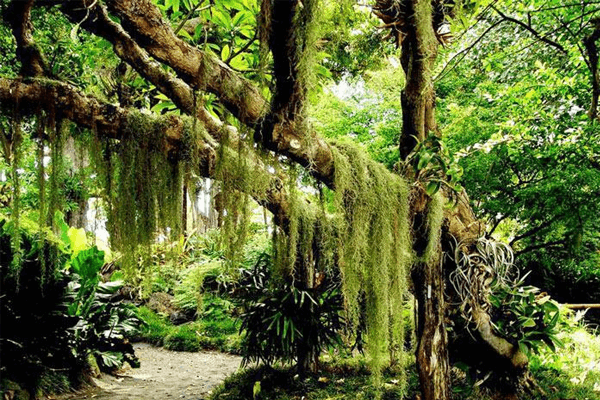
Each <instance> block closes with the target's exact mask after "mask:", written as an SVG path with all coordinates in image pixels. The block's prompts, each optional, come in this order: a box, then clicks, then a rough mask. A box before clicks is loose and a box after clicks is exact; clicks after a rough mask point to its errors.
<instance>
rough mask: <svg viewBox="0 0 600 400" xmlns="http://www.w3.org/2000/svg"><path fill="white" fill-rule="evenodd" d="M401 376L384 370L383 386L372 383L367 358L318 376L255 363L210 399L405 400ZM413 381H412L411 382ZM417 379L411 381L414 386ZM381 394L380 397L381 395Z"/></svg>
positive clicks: (333, 367)
mask: <svg viewBox="0 0 600 400" xmlns="http://www.w3.org/2000/svg"><path fill="white" fill-rule="evenodd" d="M400 380H401V378H400V377H399V376H397V375H396V374H394V373H393V372H390V371H384V374H383V382H384V385H383V387H382V388H380V389H379V390H378V389H376V388H375V387H374V386H373V385H372V381H371V375H370V373H369V372H368V369H367V367H366V362H365V360H364V358H362V357H360V358H359V360H358V362H357V360H356V359H353V360H345V361H344V363H338V362H329V363H327V364H324V365H323V368H322V370H321V372H320V373H319V374H317V375H309V376H307V377H306V378H304V379H301V378H300V377H299V376H298V375H296V374H295V372H294V370H293V369H292V368H285V367H274V368H271V367H267V366H264V365H262V366H255V367H251V368H247V369H245V370H243V371H240V372H238V373H236V374H235V375H232V376H231V377H229V378H227V379H226V380H225V382H224V383H223V384H222V385H221V386H219V387H218V388H217V389H215V391H214V392H213V393H212V394H211V396H210V399H211V400H239V399H255V400H275V399H276V400H301V399H307V400H308V399H310V400H337V399H353V400H367V399H377V398H380V399H383V400H392V399H402V398H403V395H404V389H403V387H402V385H401V384H400V383H399V382H400ZM409 383H411V382H409ZM415 384H416V381H414V382H412V384H411V386H414V385H415ZM379 396H380V397H379Z"/></svg>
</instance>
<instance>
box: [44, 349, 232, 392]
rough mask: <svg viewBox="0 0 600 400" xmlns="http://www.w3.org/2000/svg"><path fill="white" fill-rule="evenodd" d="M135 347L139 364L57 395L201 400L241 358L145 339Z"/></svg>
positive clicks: (230, 371)
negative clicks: (165, 345) (178, 348)
mask: <svg viewBox="0 0 600 400" xmlns="http://www.w3.org/2000/svg"><path fill="white" fill-rule="evenodd" d="M134 348H135V354H136V355H137V356H138V357H139V359H140V361H141V367H140V368H136V369H132V368H127V369H124V370H122V371H120V372H119V374H118V375H117V376H111V375H102V377H100V378H98V379H94V381H95V383H96V384H97V386H98V387H97V388H90V389H88V390H85V391H83V392H80V393H76V394H70V395H67V396H61V397H58V398H55V399H57V400H67V399H72V400H74V399H95V400H164V399H188V400H201V399H205V398H206V397H207V395H208V394H209V393H210V391H211V390H212V389H213V388H215V387H216V386H218V385H219V384H220V383H221V382H223V380H224V379H225V378H226V377H227V376H229V375H231V374H233V373H234V372H236V371H237V370H238V368H239V366H240V362H241V360H242V358H241V357H239V356H233V355H229V354H223V353H217V352H200V353H187V352H176V351H169V350H165V349H163V348H161V347H154V346H151V345H149V344H146V343H136V344H135V345H134Z"/></svg>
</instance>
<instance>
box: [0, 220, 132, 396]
mask: <svg viewBox="0 0 600 400" xmlns="http://www.w3.org/2000/svg"><path fill="white" fill-rule="evenodd" d="M22 218H23V217H22ZM22 222H23V223H22V224H21V227H19V228H15V227H14V225H12V222H7V220H6V219H4V218H0V256H1V258H2V260H3V263H2V265H0V278H1V284H2V290H3V294H2V296H3V298H2V303H1V308H0V311H1V318H2V325H1V327H0V328H1V332H0V333H1V336H0V337H1V338H2V340H1V341H0V346H1V352H2V357H3V362H2V367H1V371H2V386H1V388H2V390H3V391H4V390H5V388H7V387H8V386H11V385H13V386H16V387H21V388H22V389H23V390H24V391H26V392H28V393H30V394H33V395H38V394H46V393H52V392H54V391H59V392H60V391H66V390H68V389H69V388H71V387H77V386H78V385H79V384H81V383H82V382H84V381H85V380H86V379H87V378H88V375H89V374H90V371H91V370H92V369H98V368H100V370H102V371H113V370H116V369H118V368H120V367H121V366H123V364H124V363H125V362H127V363H129V364H130V365H131V366H133V367H136V366H139V362H138V360H137V358H136V357H135V355H134V352H133V348H132V346H131V345H130V344H129V342H128V340H127V338H128V337H131V336H134V335H136V333H137V332H138V330H139V328H140V326H141V325H142V322H141V320H140V319H139V318H138V316H137V312H136V309H135V307H133V306H132V305H130V304H124V303H123V302H122V301H120V300H119V299H118V297H117V296H115V293H116V292H117V291H118V290H119V289H120V288H121V287H122V286H123V283H122V282H102V281H101V280H100V268H101V267H102V265H104V253H103V252H101V251H99V250H98V249H97V248H96V247H91V248H85V249H82V250H80V251H77V252H74V251H73V249H74V248H75V247H77V246H76V241H74V240H71V239H70V238H69V235H67V231H68V230H67V226H66V224H64V222H62V226H63V228H64V230H63V231H62V234H63V235H62V237H56V236H55V235H53V234H51V233H49V232H44V231H42V232H40V231H39V230H37V229H36V230H33V231H32V230H28V229H26V228H25V226H27V225H28V223H27V222H28V221H27V220H25V219H22ZM29 223H31V221H29ZM15 231H16V232H15ZM15 235H18V237H19V241H20V249H21V251H22V254H21V255H20V259H19V266H20V268H19V269H17V270H15V269H11V268H10V267H9V266H10V265H12V262H13V260H14V258H15V252H14V251H13V247H12V238H14V237H15ZM71 238H73V239H75V238H76V235H71ZM4 260H6V262H5V261H4ZM42 260H44V261H43V262H42ZM3 395H4V393H3ZM7 396H8V395H7Z"/></svg>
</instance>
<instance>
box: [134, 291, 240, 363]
mask: <svg viewBox="0 0 600 400" xmlns="http://www.w3.org/2000/svg"><path fill="white" fill-rule="evenodd" d="M206 304H212V305H214V307H213V306H211V307H207V309H208V310H207V311H206V312H205V313H204V314H203V318H201V319H198V320H197V321H191V322H188V323H185V324H182V325H173V324H172V323H170V322H169V320H168V318H167V317H166V316H161V315H159V314H157V313H155V312H154V311H152V310H150V309H149V308H147V307H144V306H142V307H140V310H139V315H140V317H141V318H142V319H143V320H144V321H145V322H146V324H147V326H146V327H145V328H144V329H142V332H141V334H140V337H139V338H140V339H141V340H143V341H146V342H149V343H152V344H154V345H157V346H164V347H165V348H166V349H167V350H175V351H200V350H219V351H223V352H227V353H232V354H239V353H240V351H241V339H240V336H239V334H238V330H239V322H238V321H237V320H235V319H234V318H232V317H231V316H229V315H228V314H227V313H226V312H224V311H223V309H222V305H219V300H218V298H212V299H211V300H209V301H205V305H206Z"/></svg>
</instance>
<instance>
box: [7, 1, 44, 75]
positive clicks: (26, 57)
mask: <svg viewBox="0 0 600 400" xmlns="http://www.w3.org/2000/svg"><path fill="white" fill-rule="evenodd" d="M33 2H34V0H27V1H12V2H11V3H10V5H9V6H8V8H7V10H6V12H5V15H4V19H5V20H6V22H7V23H8V24H10V26H11V28H12V31H13V35H14V36H15V39H16V41H17V58H18V59H19V60H20V61H21V75H22V76H42V75H45V71H46V63H45V62H44V57H43V56H42V53H41V52H40V49H39V48H38V47H37V46H36V45H35V41H34V40H33V35H32V34H31V31H32V29H33V26H32V24H31V8H32V7H33Z"/></svg>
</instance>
